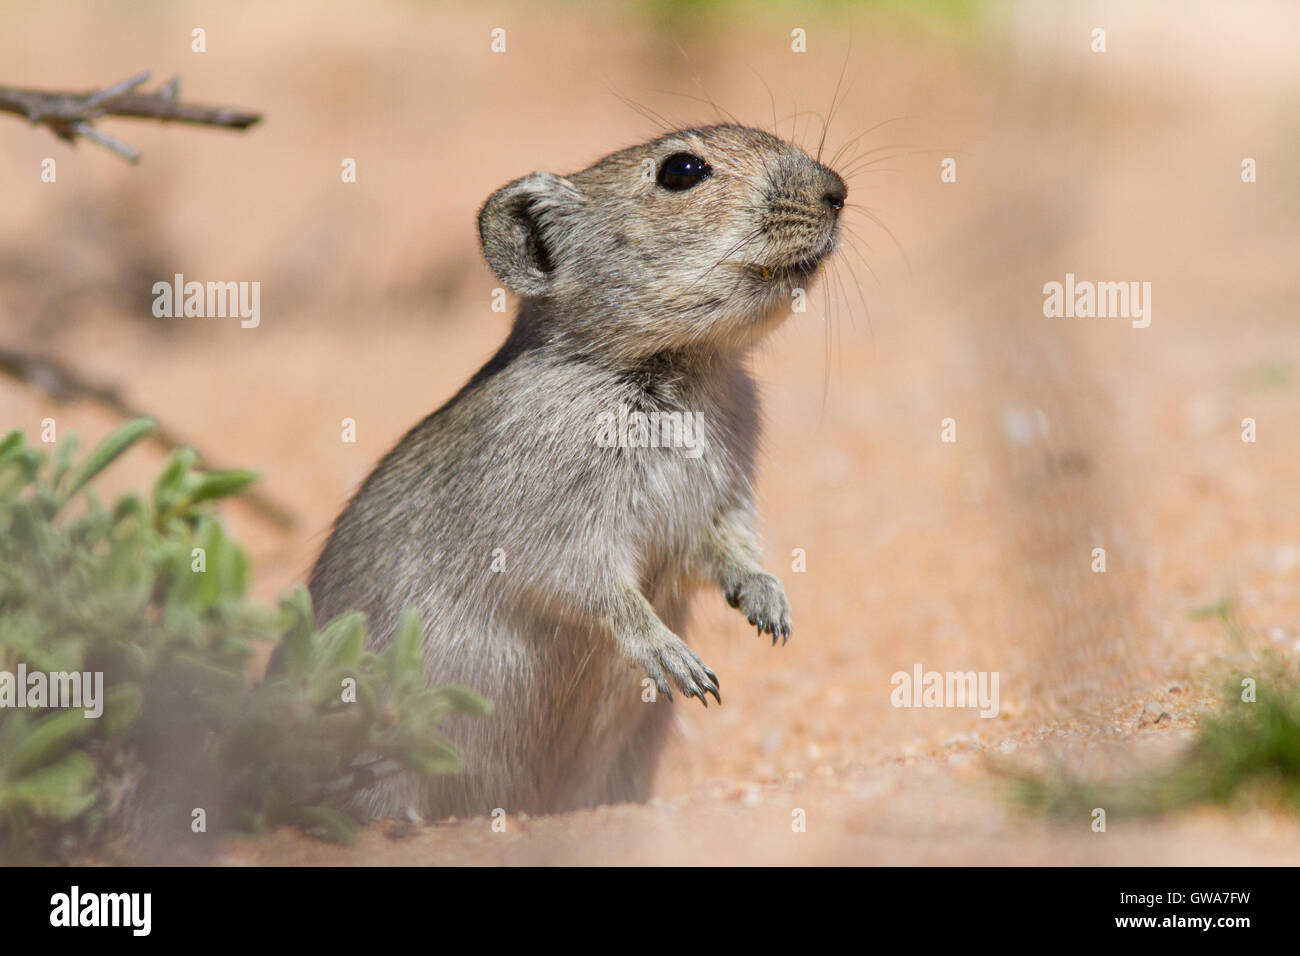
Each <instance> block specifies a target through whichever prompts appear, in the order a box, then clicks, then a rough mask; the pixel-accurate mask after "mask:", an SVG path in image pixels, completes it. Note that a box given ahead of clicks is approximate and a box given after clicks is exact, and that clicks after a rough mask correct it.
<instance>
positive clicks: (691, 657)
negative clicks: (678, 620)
mask: <svg viewBox="0 0 1300 956" xmlns="http://www.w3.org/2000/svg"><path fill="white" fill-rule="evenodd" d="M636 662H637V663H638V664H639V665H640V666H641V667H642V668H643V669H644V670H645V672H646V674H647V675H649V677H650V679H651V680H653V681H654V682H655V687H657V688H658V690H659V693H661V694H663V695H664V696H665V697H667V698H668V699H669V700H672V699H673V695H672V691H671V690H670V689H669V686H668V682H669V680H671V681H672V682H673V684H675V685H677V689H678V690H680V691H681V692H682V694H683V695H685V696H686V697H698V698H699V699H700V703H701V704H703V705H704V706H705V707H708V706H709V701H708V699H707V698H706V697H705V696H704V695H705V694H712V695H713V699H714V700H716V701H717V702H718V703H719V704H721V703H722V697H721V696H720V695H719V693H718V677H717V675H716V674H714V673H713V671H711V670H710V669H709V668H708V667H707V666H705V664H704V661H702V660H700V656H699V655H698V654H696V653H695V652H694V651H693V650H691V648H690V645H688V644H687V643H686V642H685V641H683V640H682V639H681V638H680V637H678V636H677V635H676V634H674V633H673V632H672V631H669V630H667V629H664V631H662V632H661V633H660V634H659V635H657V636H656V637H655V638H654V640H653V641H652V642H649V643H647V644H646V645H645V646H643V647H641V648H639V649H638V652H637V654H636Z"/></svg>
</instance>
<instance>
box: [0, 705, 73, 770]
mask: <svg viewBox="0 0 1300 956" xmlns="http://www.w3.org/2000/svg"><path fill="white" fill-rule="evenodd" d="M95 723H96V722H95V721H94V720H92V719H91V718H89V717H87V716H86V715H85V712H84V711H82V710H79V709H78V710H64V711H59V712H58V713H54V714H50V715H49V716H46V717H42V718H40V719H39V720H37V721H36V723H35V724H34V725H33V726H32V729H31V730H30V731H29V732H28V734H27V736H26V737H25V738H23V740H22V741H20V742H19V744H18V746H16V747H15V748H14V750H13V753H12V754H11V755H10V757H9V760H8V763H7V765H6V766H5V768H4V776H5V777H6V778H7V779H9V780H17V779H18V778H20V777H22V776H23V775H25V774H27V773H30V772H31V771H32V770H34V769H36V768H37V767H39V766H41V765H43V764H49V763H51V762H52V761H54V760H57V759H58V758H59V757H60V756H62V755H63V753H64V752H65V751H66V750H67V749H68V747H70V746H71V745H72V743H73V742H74V741H76V740H77V739H79V738H81V737H84V736H86V735H87V734H90V733H91V732H92V731H94V729H95Z"/></svg>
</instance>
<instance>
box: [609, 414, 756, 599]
mask: <svg viewBox="0 0 1300 956" xmlns="http://www.w3.org/2000/svg"><path fill="white" fill-rule="evenodd" d="M693 404H694V406H695V407H692V405H693ZM751 411H752V410H751ZM734 417H735V412H734V410H728V409H724V408H722V407H720V406H719V405H718V404H717V403H716V402H711V403H710V402H703V401H697V402H694V403H692V401H690V399H689V397H688V398H687V399H686V400H684V401H677V402H671V403H668V402H640V403H638V402H630V403H625V405H624V407H623V409H621V411H620V413H619V415H618V417H617V419H616V420H615V422H614V423H613V424H615V425H616V426H617V428H616V431H617V434H618V436H619V438H620V440H625V441H626V445H625V446H624V447H621V448H620V449H619V453H620V455H621V457H622V461H621V464H622V467H623V470H624V475H625V483H624V488H625V491H626V493H625V496H624V500H623V501H622V502H621V503H620V504H621V507H620V514H619V516H618V519H617V520H618V521H619V523H620V525H621V528H620V531H621V534H622V535H624V536H626V538H627V539H630V540H631V541H633V542H634V543H635V544H636V551H637V553H638V554H639V555H640V556H641V558H642V562H643V564H644V565H645V567H644V568H643V571H645V572H646V573H647V574H649V575H651V576H658V575H660V574H664V573H667V574H670V575H672V574H675V573H677V572H678V571H680V570H682V569H684V568H685V566H687V565H690V564H692V563H694V562H695V561H696V560H697V559H698V555H699V554H700V552H701V549H702V548H703V547H704V544H705V541H706V539H707V537H708V535H709V533H710V532H711V530H712V528H713V527H714V525H715V524H716V522H717V520H718V518H719V517H720V516H721V515H722V514H723V513H725V512H726V511H728V510H729V509H731V508H733V507H736V506H738V505H740V504H742V503H743V502H744V501H745V500H746V499H747V498H748V496H749V487H750V475H749V455H748V454H747V453H746V449H744V448H739V447H737V444H736V441H735V424H734Z"/></svg>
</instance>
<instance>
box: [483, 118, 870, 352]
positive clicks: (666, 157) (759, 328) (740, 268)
mask: <svg viewBox="0 0 1300 956" xmlns="http://www.w3.org/2000/svg"><path fill="white" fill-rule="evenodd" d="M846 194H847V189H846V187H845V185H844V181H843V180H842V179H840V177H839V176H838V175H836V174H835V173H834V172H833V171H832V170H830V169H828V168H827V167H825V166H823V165H821V164H820V163H818V162H816V161H815V160H813V159H812V158H811V157H809V156H808V155H807V154H806V153H805V152H804V151H803V150H801V149H799V148H798V147H797V146H794V145H792V144H790V143H787V142H785V141H784V140H781V139H778V138H777V137H775V136H773V135H771V134H770V133H765V132H763V131H761V130H756V129H749V128H747V127H744V126H711V127H707V128H703V129H687V130H681V131H679V132H675V133H670V134H668V135H667V136H663V137H661V138H659V139H657V140H654V141H653V142H650V143H646V144H645V145H643V146H634V147H632V148H631V149H625V150H621V151H620V152H617V153H614V154H612V155H610V156H606V157H605V158H604V159H602V160H601V161H600V162H598V163H596V164H595V165H594V166H591V167H589V168H587V169H584V170H583V171H582V172H579V173H574V174H573V175H571V176H555V175H552V174H550V173H533V174H532V175H530V176H524V177H523V178H522V179H517V180H515V181H514V182H512V183H510V184H509V185H507V186H504V187H502V188H501V189H499V190H497V192H495V193H494V194H493V195H492V197H491V198H490V199H488V201H487V202H486V203H485V204H484V206H483V208H482V210H480V211H479V235H480V237H481V239H482V243H483V255H484V257H485V258H486V259H487V261H488V265H489V266H491V267H492V271H493V272H495V273H496V275H497V278H499V279H500V280H501V282H502V283H503V284H504V285H505V286H506V287H507V288H509V289H511V290H512V291H513V292H515V293H517V294H519V295H521V296H524V297H527V298H531V299H535V300H538V301H539V303H542V304H544V305H545V306H546V308H544V309H543V312H544V314H545V315H546V316H547V321H549V322H554V323H558V324H559V326H560V327H558V328H556V329H555V331H556V332H559V333H560V334H564V335H566V336H572V337H574V338H576V339H579V340H581V341H582V342H584V343H589V344H591V345H593V346H596V347H599V348H616V349H618V350H619V351H622V352H624V353H629V354H637V353H640V354H648V353H652V352H658V351H662V350H665V349H680V348H691V347H697V346H698V347H703V348H733V347H744V346H746V345H748V344H750V343H752V342H754V341H755V340H756V339H757V338H758V337H759V336H761V335H762V334H763V333H764V332H765V331H767V330H768V329H770V328H771V327H772V326H773V325H775V324H776V323H777V322H779V321H780V319H781V318H782V317H783V316H784V315H786V314H788V313H789V311H790V307H791V304H792V295H793V293H794V290H795V289H796V288H807V286H808V285H809V284H810V283H811V282H812V280H813V278H814V276H815V275H816V273H817V270H818V268H819V267H820V265H821V263H822V260H823V259H824V258H825V257H826V256H827V255H828V254H829V253H831V252H832V251H833V250H834V249H835V248H836V247H837V246H838V245H839V238H840V210H841V209H842V208H843V206H844V198H845V195H846Z"/></svg>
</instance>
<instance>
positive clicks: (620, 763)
mask: <svg viewBox="0 0 1300 956" xmlns="http://www.w3.org/2000/svg"><path fill="white" fill-rule="evenodd" d="M645 706H646V707H648V708H651V712H650V713H648V714H646V715H645V717H644V718H643V719H642V721H641V724H640V726H638V727H637V729H636V730H635V731H634V732H633V733H632V735H631V736H630V737H628V739H627V742H626V743H624V745H623V749H622V750H621V751H619V754H618V756H617V757H615V759H614V760H613V761H612V762H611V763H610V765H609V769H608V772H607V773H605V774H604V776H603V777H602V779H601V780H600V782H599V785H598V786H597V787H596V789H595V791H594V793H593V799H592V800H591V803H592V804H593V805H599V804H603V803H645V802H646V801H647V800H649V799H650V796H651V794H653V792H654V780H655V771H656V770H658V768H659V757H660V754H661V753H662V752H663V749H664V745H665V744H666V743H667V742H668V734H669V732H670V731H671V730H672V725H673V705H672V704H671V703H670V702H669V701H668V700H666V699H664V698H662V697H661V698H660V699H659V700H658V701H657V702H655V703H653V704H646V705H645Z"/></svg>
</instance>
